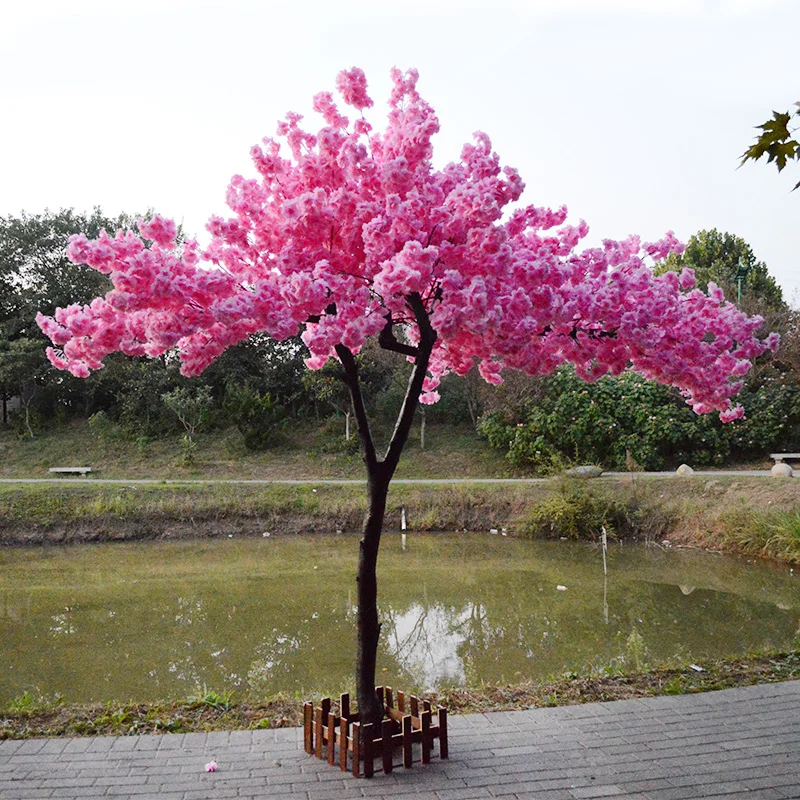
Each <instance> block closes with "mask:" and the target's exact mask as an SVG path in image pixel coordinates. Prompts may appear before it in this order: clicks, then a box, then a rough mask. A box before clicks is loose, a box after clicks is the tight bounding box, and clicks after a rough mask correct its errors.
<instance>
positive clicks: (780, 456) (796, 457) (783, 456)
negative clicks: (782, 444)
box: [769, 453, 800, 464]
mask: <svg viewBox="0 0 800 800" xmlns="http://www.w3.org/2000/svg"><path fill="white" fill-rule="evenodd" d="M769 457H770V458H771V459H772V460H773V461H774V462H775V463H776V464H781V463H783V462H784V461H800V453H770V454H769Z"/></svg>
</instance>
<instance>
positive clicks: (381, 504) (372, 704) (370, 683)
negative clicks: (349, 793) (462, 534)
mask: <svg viewBox="0 0 800 800" xmlns="http://www.w3.org/2000/svg"><path fill="white" fill-rule="evenodd" d="M408 306H409V308H410V309H411V311H412V312H413V314H414V317H415V319H416V322H417V325H418V326H419V330H420V341H419V344H418V345H417V346H416V347H411V346H410V345H404V344H402V343H399V342H397V341H396V340H395V339H394V336H393V335H392V334H391V325H392V322H391V319H389V321H388V323H387V330H388V334H389V335H388V336H384V337H383V338H382V341H381V346H382V347H384V348H385V349H389V350H396V351H397V352H400V353H402V354H405V355H409V354H410V355H413V356H414V369H413V370H412V372H411V377H410V378H409V381H408V388H407V389H406V395H405V398H404V400H403V407H402V408H401V409H400V413H399V414H398V417H397V423H396V424H395V428H394V432H393V433H392V439H391V442H390V443H389V447H388V449H387V450H386V454H385V455H384V457H383V459H380V458H378V454H377V452H376V450H375V443H374V441H373V439H372V434H371V432H370V428H369V419H368V417H367V412H366V408H365V406H364V399H363V397H362V395H361V384H360V381H359V375H358V366H357V364H356V360H355V357H354V356H353V353H352V352H351V351H350V350H349V349H348V348H346V347H345V346H344V345H337V346H336V354H337V355H338V356H339V360H340V361H341V363H342V367H343V368H344V381H345V383H346V384H347V387H348V389H349V390H350V397H351V399H352V401H353V414H354V416H355V419H356V426H357V429H358V437H359V439H360V441H361V450H362V453H363V456H364V463H365V464H366V467H367V494H368V501H369V507H368V509H367V514H366V517H365V518H364V527H363V529H362V536H361V543H360V549H359V559H358V575H357V578H356V580H357V581H358V615H357V622H356V625H357V632H358V652H357V655H356V697H357V699H358V713H359V718H360V720H361V721H362V722H371V723H373V724H375V725H378V726H379V725H380V722H381V720H382V718H383V708H381V705H380V703H379V702H378V698H377V697H376V696H375V673H376V669H377V658H378V643H379V639H380V632H381V626H380V622H379V621H378V579H377V564H378V550H379V548H380V543H381V532H382V530H383V519H384V515H385V513H386V498H387V496H388V493H389V484H390V483H391V480H392V476H393V475H394V472H395V470H396V469H397V464H398V462H399V460H400V454H401V453H402V452H403V448H404V447H405V444H406V442H407V441H408V435H409V433H410V432H411V425H412V423H413V421H414V412H415V411H416V408H417V406H418V405H419V395H420V392H421V391H422V384H423V381H424V380H425V374H426V372H427V371H428V362H429V360H430V356H431V352H432V350H433V345H434V344H435V342H436V333H435V332H434V330H433V328H432V327H431V324H430V320H429V318H428V313H427V311H426V309H425V307H424V304H423V302H422V299H421V298H420V296H419V295H412V296H411V297H409V298H408ZM409 351H413V352H411V353H409Z"/></svg>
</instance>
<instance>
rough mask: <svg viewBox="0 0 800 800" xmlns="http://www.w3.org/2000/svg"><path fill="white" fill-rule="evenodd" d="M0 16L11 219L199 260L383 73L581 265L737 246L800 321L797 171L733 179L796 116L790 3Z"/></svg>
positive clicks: (440, 150)
mask: <svg viewBox="0 0 800 800" xmlns="http://www.w3.org/2000/svg"><path fill="white" fill-rule="evenodd" d="M7 6H11V2H10V1H9V0H2V6H0V7H2V9H3V11H2V16H1V19H2V22H1V23H0V76H2V77H0V121H1V123H2V124H0V215H9V214H10V215H17V214H19V213H20V212H21V211H22V210H23V209H24V210H26V211H28V212H38V211H42V210H43V209H45V208H50V209H52V210H57V209H58V208H61V207H74V208H76V209H78V210H82V211H83V210H89V209H91V208H92V207H93V206H95V205H99V206H101V207H102V208H103V210H104V211H105V212H107V213H108V214H113V215H115V214H117V213H119V212H121V211H127V212H131V213H133V212H140V211H142V210H144V209H146V208H148V207H152V208H155V209H156V210H158V211H159V212H160V213H162V214H165V215H168V216H171V217H175V218H176V219H178V220H182V221H183V223H184V226H185V229H186V230H187V232H188V233H190V234H196V235H199V237H200V239H201V241H202V240H203V235H202V234H203V229H204V225H205V221H206V219H207V218H208V217H209V215H210V214H212V213H224V212H225V206H224V196H225V188H226V186H227V183H228V180H229V178H230V177H231V175H233V174H234V173H242V174H245V175H253V174H254V171H253V169H252V168H251V165H250V162H249V157H248V151H249V148H250V146H251V145H252V144H254V143H256V142H258V141H259V140H260V139H261V138H262V137H263V136H265V135H272V134H273V133H274V131H275V124H276V121H277V120H278V119H279V118H281V117H283V115H284V113H285V112H286V111H288V110H294V111H298V112H300V113H303V114H308V115H309V116H311V117H313V116H314V115H313V112H312V111H311V98H312V96H313V95H314V94H315V93H316V92H317V91H320V90H323V89H329V90H333V88H334V82H335V77H336V74H337V72H338V71H339V70H340V69H342V68H345V67H352V66H360V67H362V68H363V69H364V70H365V71H366V73H367V78H368V80H369V83H370V93H371V95H372V97H373V99H374V100H375V102H376V105H375V108H373V109H372V111H371V116H370V119H371V120H372V121H373V123H375V124H376V127H377V125H378V124H380V123H381V122H382V120H381V119H380V117H382V116H383V115H384V112H385V108H386V106H385V99H386V97H387V96H388V87H389V79H388V73H389V70H390V68H391V67H392V66H398V67H400V68H403V69H405V68H408V67H416V68H418V69H419V71H420V84H419V88H420V91H421V92H422V94H423V96H425V97H426V99H428V100H429V102H431V104H432V105H433V106H434V108H435V109H436V111H437V113H438V115H439V118H440V121H441V126H442V132H441V133H440V134H439V135H438V136H437V138H436V140H435V159H436V162H437V164H439V165H443V164H445V163H447V162H449V161H451V160H454V159H457V158H458V155H459V153H460V149H461V145H462V144H463V142H465V141H467V140H469V139H470V137H471V135H472V132H473V131H476V130H483V131H485V132H486V133H488V134H489V136H490V137H491V138H492V141H493V144H494V146H495V149H496V150H497V152H498V153H499V154H500V157H501V160H502V162H503V163H504V164H508V165H511V166H514V167H517V168H518V169H519V171H520V173H521V175H522V177H523V179H524V180H525V182H526V184H527V189H526V191H525V194H524V195H523V201H525V202H527V203H535V204H536V205H551V206H560V205H562V204H566V205H567V206H568V208H569V209H570V216H571V218H572V219H573V220H574V221H577V219H578V218H583V219H585V220H586V221H587V222H588V223H589V226H590V228H591V234H590V239H589V244H594V243H596V242H598V241H599V240H600V239H602V238H607V237H610V238H622V237H624V236H626V235H628V234H629V233H639V234H641V235H642V236H643V237H644V238H645V239H654V238H658V237H659V236H660V235H661V234H662V233H664V232H665V231H666V230H669V229H672V230H674V231H675V232H676V233H677V234H678V236H679V237H680V238H682V239H683V240H686V239H688V237H689V236H690V235H691V234H692V233H695V232H696V231H698V230H700V229H710V228H717V229H719V230H721V231H729V232H731V233H734V234H736V235H738V236H741V237H743V238H744V239H745V240H747V241H748V242H749V243H750V244H751V245H752V247H753V249H754V251H755V254H756V256H757V257H758V258H759V259H761V260H762V261H764V262H766V264H767V266H768V267H769V270H770V272H771V273H772V274H773V275H774V276H775V278H776V279H777V281H778V283H779V284H780V285H781V286H782V288H783V289H784V294H785V296H786V297H787V299H789V300H792V301H793V304H794V305H795V306H797V305H800V255H799V254H800V190H798V191H797V192H795V193H793V194H792V193H790V189H791V187H792V186H793V185H794V183H796V182H797V180H800V167H795V168H787V169H786V170H785V172H784V173H783V174H782V175H778V173H777V171H776V170H775V168H774V166H773V165H767V164H766V162H759V163H756V164H747V165H745V166H744V167H742V168H741V169H739V170H738V171H737V169H736V167H737V165H738V161H739V156H740V155H741V153H742V152H743V151H744V149H745V148H746V147H747V146H748V145H749V144H750V143H751V142H752V141H753V139H754V137H755V133H756V132H755V130H754V126H755V125H757V124H759V123H761V122H763V121H764V120H765V119H767V118H768V117H769V116H770V115H771V112H772V110H773V109H775V110H779V111H786V110H787V109H789V108H790V107H791V105H792V103H794V102H795V101H797V100H800V62H798V52H797V32H798V30H800V2H797V0H716V1H714V0H641V1H640V2H636V1H635V0H594V1H592V0H550V1H549V2H547V1H546V0H493V2H491V3H490V2H486V1H485V0H453V1H452V2H451V0H406V2H403V0H397V2H395V3H391V4H389V3H381V2H380V0H371V1H370V2H367V0H337V1H336V2H334V1H333V0H329V2H324V1H323V0H304V1H303V2H281V3H272V2H270V1H269V0H226V2H217V0H208V1H207V2H189V1H188V0H137V1H136V2H129V1H128V0H119V1H118V2H115V0H70V1H69V2H64V1H63V0H27V2H25V3H22V2H19V3H15V4H14V5H13V7H7ZM490 7H491V9H492V10H489V8H490ZM316 124H317V120H316V119H315V120H314V122H313V125H312V124H311V123H310V124H309V126H310V127H312V128H313V127H314V126H315V125H316ZM790 173H791V174H790Z"/></svg>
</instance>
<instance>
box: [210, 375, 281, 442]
mask: <svg viewBox="0 0 800 800" xmlns="http://www.w3.org/2000/svg"><path fill="white" fill-rule="evenodd" d="M225 411H226V413H227V415H228V418H229V419H230V421H231V422H232V423H233V424H234V425H235V426H236V428H237V429H238V430H239V432H240V433H241V434H242V438H243V440H244V446H245V447H246V448H247V449H248V450H266V449H267V448H268V447H269V446H270V444H272V442H273V440H274V439H275V436H276V434H277V432H278V431H279V430H280V427H281V425H282V423H283V419H284V412H283V409H282V408H281V407H280V406H279V405H278V404H277V403H276V402H275V401H274V400H273V399H272V396H271V395H270V394H269V393H267V394H259V393H258V392H255V391H253V390H252V389H251V388H250V387H249V386H231V385H229V386H228V389H227V395H226V398H225Z"/></svg>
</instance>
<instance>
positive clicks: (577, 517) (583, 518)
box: [522, 480, 673, 541]
mask: <svg viewBox="0 0 800 800" xmlns="http://www.w3.org/2000/svg"><path fill="white" fill-rule="evenodd" d="M672 522H673V519H672V518H671V516H670V515H669V513H668V512H666V511H665V510H664V509H662V508H658V507H656V506H653V505H650V504H649V503H646V502H644V501H642V500H641V499H640V498H638V497H637V496H636V495H632V496H631V497H627V498H624V499H621V498H618V497H609V496H605V495H602V494H600V493H598V492H596V491H595V490H594V489H592V488H591V487H590V486H587V485H586V484H585V483H584V482H582V481H572V480H564V481H563V482H562V484H561V486H560V489H559V492H558V493H557V494H554V495H552V496H551V497H548V498H546V499H545V500H543V501H542V502H541V503H538V504H537V505H536V507H535V508H534V510H533V511H532V512H531V514H530V515H529V516H528V518H527V519H526V520H525V522H524V523H523V526H522V530H523V532H524V533H525V534H526V535H527V536H530V537H533V538H542V539H560V538H567V539H574V540H579V539H590V540H592V541H594V540H597V539H599V538H600V535H601V533H602V531H603V529H605V531H606V533H607V534H608V536H609V538H611V539H643V540H645V541H655V540H657V539H660V538H663V537H664V535H665V534H666V533H667V531H668V530H669V528H670V527H671V525H672Z"/></svg>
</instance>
